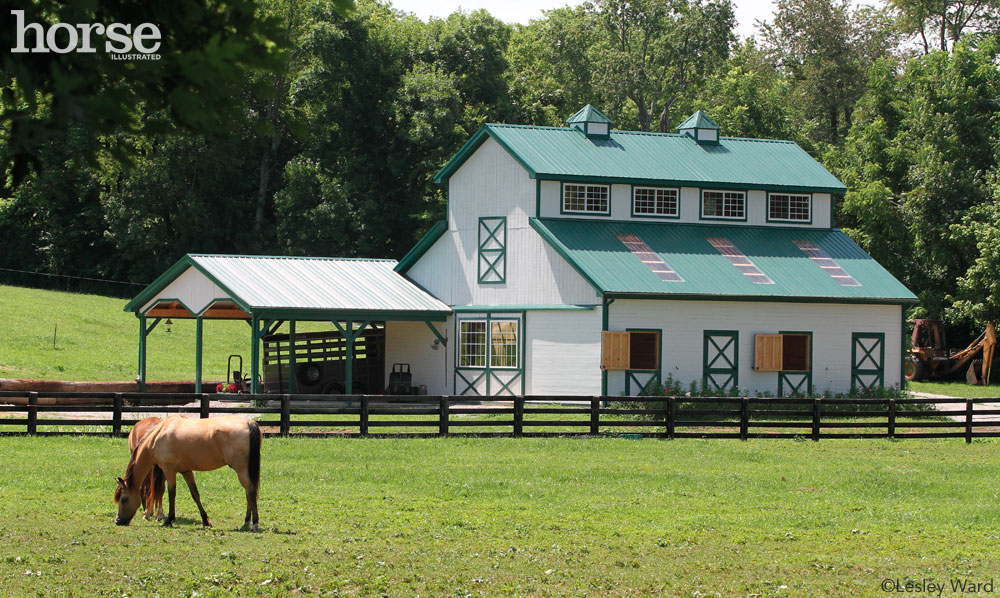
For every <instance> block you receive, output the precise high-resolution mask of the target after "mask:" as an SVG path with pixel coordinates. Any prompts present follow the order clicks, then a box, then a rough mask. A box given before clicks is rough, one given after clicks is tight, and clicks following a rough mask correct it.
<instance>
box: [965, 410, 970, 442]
mask: <svg viewBox="0 0 1000 598" xmlns="http://www.w3.org/2000/svg"><path fill="white" fill-rule="evenodd" d="M971 442H972V399H965V443H966V444H970V443H971Z"/></svg>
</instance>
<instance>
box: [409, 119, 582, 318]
mask: <svg viewBox="0 0 1000 598" xmlns="http://www.w3.org/2000/svg"><path fill="white" fill-rule="evenodd" d="M535 191H536V187H535V181H534V180H533V179H531V178H529V177H528V173H527V171H525V170H524V168H522V167H521V165H520V164H518V163H517V161H516V160H514V158H512V157H511V156H510V154H508V153H507V151H506V150H504V149H503V148H502V147H501V146H500V145H499V144H498V143H497V142H495V141H493V140H492V139H488V140H487V141H486V142H484V143H483V145H482V146H481V147H480V148H479V149H478V150H476V152H475V153H473V155H472V156H470V157H469V159H468V160H467V161H466V162H465V164H463V165H462V167H461V168H459V169H458V171H457V172H455V174H454V175H453V176H452V177H451V179H450V180H449V191H448V197H449V202H448V230H447V231H446V232H445V233H444V235H442V236H441V238H440V239H438V241H437V242H436V243H435V244H434V245H433V246H432V247H431V248H430V249H429V250H428V251H427V253H425V254H424V255H423V256H422V257H421V258H420V259H419V260H418V261H417V263H416V264H414V265H413V266H412V267H411V268H410V269H409V271H408V272H407V276H408V277H409V278H410V279H411V280H413V281H414V282H416V283H417V284H418V285H420V286H421V287H423V288H424V289H426V290H427V291H428V292H430V293H431V294H433V295H434V296H436V297H437V298H438V299H441V300H442V301H444V302H445V303H447V304H449V305H525V304H527V305H553V304H555V305H595V304H597V303H599V299H598V297H597V293H596V291H595V290H594V289H593V288H592V287H591V286H590V284H589V283H587V282H586V281H585V280H584V279H583V278H582V277H581V276H580V275H579V274H578V273H577V272H576V271H575V270H574V269H573V268H572V267H571V266H570V265H569V264H567V263H566V261H565V260H563V259H562V258H561V257H560V256H559V254H558V253H556V251H555V250H554V249H552V247H550V246H549V244H548V243H546V242H545V240H544V239H542V238H541V237H540V236H539V235H538V233H537V232H535V230H534V229H533V228H531V225H530V224H529V223H528V218H529V217H530V216H534V213H535ZM495 216H504V217H506V218H507V244H506V247H507V254H506V282H505V283H504V284H480V283H479V281H478V279H479V218H481V217H495Z"/></svg>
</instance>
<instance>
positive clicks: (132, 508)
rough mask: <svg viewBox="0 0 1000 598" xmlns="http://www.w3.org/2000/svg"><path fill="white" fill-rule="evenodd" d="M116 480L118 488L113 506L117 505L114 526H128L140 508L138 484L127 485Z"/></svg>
mask: <svg viewBox="0 0 1000 598" xmlns="http://www.w3.org/2000/svg"><path fill="white" fill-rule="evenodd" d="M130 479H131V478H130ZM116 480H117V482H118V488H117V489H116V490H115V504H117V505H118V515H117V516H116V517H115V524H116V525H128V524H129V523H130V522H131V521H132V517H134V516H135V512H136V511H137V510H138V509H139V507H140V506H142V499H141V498H140V497H139V487H138V484H129V483H128V482H126V481H125V480H123V479H121V478H116Z"/></svg>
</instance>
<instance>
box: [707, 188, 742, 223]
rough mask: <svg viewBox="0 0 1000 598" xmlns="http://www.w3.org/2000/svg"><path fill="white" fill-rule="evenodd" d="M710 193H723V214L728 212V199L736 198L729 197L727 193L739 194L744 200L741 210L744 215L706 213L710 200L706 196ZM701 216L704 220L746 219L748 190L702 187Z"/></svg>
mask: <svg viewBox="0 0 1000 598" xmlns="http://www.w3.org/2000/svg"><path fill="white" fill-rule="evenodd" d="M709 193H721V194H722V213H723V214H725V212H726V201H727V200H729V199H734V200H735V198H729V197H726V196H727V195H739V196H740V199H741V200H742V206H743V209H742V210H741V211H742V213H743V215H742V216H725V215H723V216H717V215H715V214H706V213H705V207H706V206H707V204H708V202H707V201H706V198H705V196H706V195H707V194H709ZM701 218H702V220H740V221H746V219H747V192H746V191H734V190H732V189H702V191H701Z"/></svg>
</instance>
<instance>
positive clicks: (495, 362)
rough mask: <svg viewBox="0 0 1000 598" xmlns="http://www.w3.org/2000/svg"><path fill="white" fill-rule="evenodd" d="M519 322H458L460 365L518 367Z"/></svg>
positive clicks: (468, 366) (463, 366)
mask: <svg viewBox="0 0 1000 598" xmlns="http://www.w3.org/2000/svg"><path fill="white" fill-rule="evenodd" d="M519 346H520V345H519V343H518V321H517V320H490V321H489V327H488V328H487V321H486V320H461V321H460V322H459V342H458V367H461V368H485V367H487V364H489V367H491V368H510V369H516V368H517V367H518V362H519V360H518V347H519Z"/></svg>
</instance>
